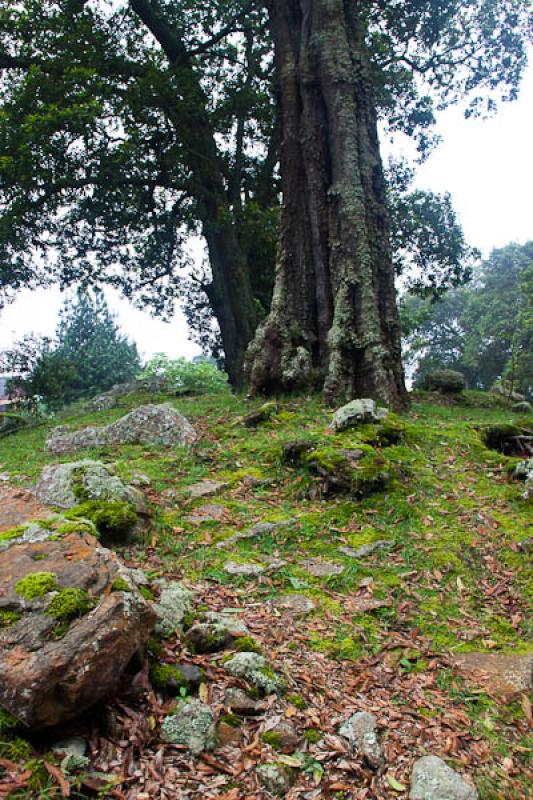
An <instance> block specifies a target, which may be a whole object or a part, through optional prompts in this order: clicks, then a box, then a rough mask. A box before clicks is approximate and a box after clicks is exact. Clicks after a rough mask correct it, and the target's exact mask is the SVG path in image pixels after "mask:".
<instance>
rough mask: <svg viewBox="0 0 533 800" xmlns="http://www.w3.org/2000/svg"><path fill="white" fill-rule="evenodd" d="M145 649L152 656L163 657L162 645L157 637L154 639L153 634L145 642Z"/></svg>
mask: <svg viewBox="0 0 533 800" xmlns="http://www.w3.org/2000/svg"><path fill="white" fill-rule="evenodd" d="M146 649H147V651H148V653H149V654H150V655H151V656H152V657H153V658H163V656H164V655H165V650H164V647H163V645H162V644H161V642H160V641H159V640H158V639H155V638H154V637H153V636H152V637H151V638H150V639H148V642H147V644H146Z"/></svg>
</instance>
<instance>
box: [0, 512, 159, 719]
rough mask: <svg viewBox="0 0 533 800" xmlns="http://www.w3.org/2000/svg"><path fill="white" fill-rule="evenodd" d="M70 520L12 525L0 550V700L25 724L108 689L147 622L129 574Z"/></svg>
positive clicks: (76, 710) (69, 709)
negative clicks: (15, 528) (14, 528)
mask: <svg viewBox="0 0 533 800" xmlns="http://www.w3.org/2000/svg"><path fill="white" fill-rule="evenodd" d="M73 525H74V527H75V523H74V524H73V523H68V524H66V525H63V524H62V523H61V520H56V521H55V522H54V523H53V525H51V526H50V527H49V526H46V527H40V526H39V524H35V525H33V526H29V528H30V529H31V534H30V533H29V532H28V528H26V529H25V531H13V532H12V534H11V538H5V539H4V545H6V546H4V549H2V550H0V585H1V586H2V593H1V594H0V623H1V624H0V706H1V707H2V708H4V709H5V710H6V711H8V712H9V713H11V714H13V716H15V717H17V718H18V719H19V720H20V721H21V722H22V723H23V724H24V725H25V726H27V727H28V728H30V729H33V730H37V729H41V728H46V727H48V726H52V725H57V724H59V723H62V722H65V721H66V720H69V719H71V718H73V717H75V716H77V715H78V714H80V713H81V712H82V711H84V710H85V709H87V708H89V707H90V706H92V705H94V704H95V703H96V702H98V701H99V700H101V699H102V698H104V697H105V696H107V695H109V694H110V693H112V692H113V691H114V690H115V689H116V688H117V685H118V682H119V680H120V678H121V675H122V673H123V671H124V669H125V668H126V666H127V665H128V663H129V662H130V661H131V659H132V657H133V656H134V655H135V654H136V653H137V652H138V651H140V650H141V649H142V647H143V645H144V643H145V641H146V640H147V639H148V637H149V635H150V633H151V630H152V628H153V625H154V623H155V614H154V612H153V611H152V609H151V607H150V605H149V604H148V603H147V602H146V600H145V599H144V598H143V596H142V595H141V594H140V592H139V591H138V589H137V586H136V584H135V582H134V580H133V578H132V575H131V573H130V571H129V570H127V569H126V568H125V567H123V566H122V565H121V564H120V562H119V561H118V559H117V558H116V556H115V555H114V554H113V553H112V552H111V551H110V550H107V549H105V548H104V547H102V546H101V545H100V544H99V543H98V541H97V540H96V539H95V538H94V537H93V536H91V535H90V534H89V533H86V532H85V531H86V526H87V523H80V528H81V529H80V531H79V532H78V531H76V530H73ZM4 537H8V534H4Z"/></svg>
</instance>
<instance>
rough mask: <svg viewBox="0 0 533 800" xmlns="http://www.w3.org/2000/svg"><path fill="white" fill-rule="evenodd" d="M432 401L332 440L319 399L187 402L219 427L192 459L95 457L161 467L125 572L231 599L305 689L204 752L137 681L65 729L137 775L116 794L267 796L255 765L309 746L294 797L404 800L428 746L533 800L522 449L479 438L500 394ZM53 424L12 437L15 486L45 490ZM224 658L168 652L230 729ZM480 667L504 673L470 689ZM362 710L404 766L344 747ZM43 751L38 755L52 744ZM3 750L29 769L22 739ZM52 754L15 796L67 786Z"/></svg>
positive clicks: (164, 647) (388, 753) (497, 787)
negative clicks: (518, 674)
mask: <svg viewBox="0 0 533 800" xmlns="http://www.w3.org/2000/svg"><path fill="white" fill-rule="evenodd" d="M431 399H432V398H426V400H425V401H422V402H417V403H415V404H414V405H413V407H412V410H411V412H410V413H409V415H407V416H406V417H404V418H402V419H394V418H393V420H392V422H389V423H388V425H385V426H383V425H375V426H371V425H367V426H363V427H360V428H357V429H353V430H348V431H345V432H343V433H334V432H333V431H331V430H330V429H329V428H328V426H329V424H330V422H331V414H330V412H328V411H327V410H325V409H324V408H323V407H322V406H321V404H320V403H319V401H318V400H317V399H314V398H311V399H300V400H293V399H289V400H286V401H280V402H279V403H278V404H277V406H276V407H275V408H268V409H267V413H265V417H266V419H264V420H262V421H259V422H258V423H257V424H256V425H255V426H247V425H245V424H244V422H243V417H244V416H245V415H247V414H249V413H250V411H251V410H252V409H254V408H256V406H257V405H259V404H250V403H246V402H244V401H242V400H241V399H239V398H235V397H231V396H224V395H222V396H216V397H214V396H213V397H201V398H182V399H179V400H177V399H175V400H173V401H172V402H173V403H174V405H176V407H177V408H179V410H180V411H181V412H182V413H183V414H185V416H187V417H188V419H189V420H190V421H191V422H192V423H193V424H194V425H195V427H196V428H197V430H198V432H199V433H200V437H199V440H198V441H197V443H196V444H195V445H194V446H193V447H192V448H190V449H189V450H186V449H179V448H175V449H167V450H164V449H161V448H155V447H146V446H136V445H135V446H134V445H129V446H123V447H121V448H118V449H117V448H113V449H110V448H107V449H106V448H100V449H98V450H88V451H85V452H84V457H85V456H87V457H94V458H99V459H102V460H104V461H110V462H113V463H114V464H115V468H116V470H117V471H118V473H119V474H120V475H121V476H122V477H123V478H125V479H128V480H130V479H132V478H135V477H137V479H138V478H139V473H142V480H143V481H144V480H148V481H149V489H148V496H149V499H150V501H151V502H152V504H153V510H154V516H153V521H152V525H151V528H150V530H149V531H148V532H147V533H146V534H145V536H144V540H143V541H142V542H137V543H135V544H132V545H131V546H129V547H128V548H126V549H123V550H122V551H121V554H122V557H123V559H124V560H125V561H126V563H127V564H128V565H130V566H139V567H141V568H142V569H143V570H144V571H145V572H147V573H148V575H149V576H150V578H151V579H152V581H155V580H156V579H158V578H160V577H161V576H173V577H175V578H177V579H179V580H180V581H181V582H182V583H183V584H184V585H186V586H188V587H189V588H191V589H192V590H193V591H194V592H195V595H196V604H197V605H196V609H197V612H198V613H201V612H205V611H207V610H215V611H221V610H223V609H226V610H227V609H230V612H228V613H231V614H234V615H235V618H238V619H241V620H242V621H243V622H245V624H246V627H247V628H248V630H249V631H250V634H251V636H252V637H253V639H254V642H253V643H250V642H248V645H249V646H250V647H251V646H253V647H260V648H261V650H262V651H263V652H264V653H265V654H266V655H267V656H268V660H269V662H270V663H271V664H272V665H273V667H274V668H275V669H276V670H277V671H278V672H280V673H281V674H283V675H284V677H285V681H286V682H287V684H288V688H287V693H286V695H285V696H284V697H276V696H275V695H273V696H271V697H268V698H267V700H266V701H265V702H264V705H263V707H262V708H260V709H259V712H260V713H257V714H255V715H254V716H251V717H244V718H243V719H237V720H235V719H233V718H231V719H229V720H228V719H223V722H224V723H225V724H226V727H228V726H229V727H230V728H231V727H232V726H237V727H234V731H236V733H235V736H234V737H233V744H234V745H235V746H233V747H231V746H230V747H223V748H220V747H219V748H218V749H217V750H216V751H215V752H214V754H213V755H206V754H204V755H203V756H201V757H200V758H199V759H193V758H192V757H191V756H190V755H189V754H187V753H185V752H184V751H183V750H181V749H179V748H175V747H172V746H170V747H169V746H167V747H166V748H163V746H162V743H161V739H160V736H159V722H160V720H161V718H162V716H164V713H165V711H167V710H168V709H169V708H171V707H172V704H173V702H174V700H173V697H172V693H170V694H169V693H167V694H166V695H165V693H163V694H161V693H159V692H156V693H154V692H153V691H152V690H151V689H150V688H149V686H150V685H149V682H148V680H147V678H146V674H145V677H144V679H142V680H141V679H139V678H137V680H136V684H137V686H136V688H135V687H134V688H133V689H131V687H130V688H129V689H127V688H126V689H125V693H124V695H123V696H120V697H118V698H114V699H113V700H112V701H110V705H109V706H108V707H107V708H104V709H98V710H97V711H95V712H94V714H92V715H90V716H89V717H88V718H86V719H84V720H82V721H80V722H79V723H76V724H75V725H72V726H69V729H68V730H66V731H64V732H61V733H65V734H66V733H68V734H71V733H80V734H81V735H82V736H84V737H89V736H90V741H91V765H90V769H91V770H92V771H93V772H98V773H102V774H111V775H113V776H120V777H121V779H122V780H121V781H119V782H118V785H117V786H116V788H115V789H113V790H111V789H108V790H104V793H103V794H101V795H100V796H102V797H104V796H105V797H119V798H120V797H123V798H128V800H133V798H138V800H141V798H145V797H162V798H167V797H168V798H173V797H184V798H185V797H191V798H200V797H208V798H211V797H213V798H215V797H220V798H226V800H238V799H239V798H241V799H242V800H244V798H255V797H256V798H263V797H267V796H268V795H267V794H265V792H264V790H263V789H261V788H260V787H259V785H258V782H257V772H256V767H257V765H258V764H264V763H268V762H276V761H278V762H279V759H280V757H279V753H278V752H277V751H278V750H279V748H280V747H281V749H288V750H289V751H290V752H291V753H293V752H294V751H296V752H297V753H300V754H303V755H299V756H297V759H299V762H298V761H295V760H294V759H295V757H294V754H293V755H289V757H288V758H287V755H285V756H283V755H282V756H281V761H282V762H284V764H285V767H286V768H289V769H293V770H294V775H293V776H292V778H294V779H295V781H296V782H295V784H294V788H293V789H291V790H290V792H289V794H288V795H287V796H288V797H290V798H293V797H294V798H296V797H307V798H322V797H323V798H361V800H362V798H389V797H400V798H401V797H407V795H408V787H409V776H410V773H411V769H412V765H413V762H414V760H415V758H417V757H419V756H422V755H425V754H432V755H438V756H441V757H443V758H445V759H446V760H447V761H448V763H450V764H451V765H454V766H456V767H457V769H458V771H459V772H466V773H469V774H470V776H471V777H472V778H473V779H474V780H475V782H476V785H477V787H478V790H479V794H480V797H481V798H482V800H491V798H494V799H495V798H500V797H505V798H516V800H518V799H519V798H525V797H527V796H528V795H527V792H528V790H527V785H528V777H531V772H529V768H528V763H529V759H530V757H531V752H532V747H533V740H532V738H531V736H530V734H529V733H528V730H529V725H530V724H531V704H530V701H529V699H528V697H527V693H526V692H525V691H523V690H522V691H521V690H520V683H519V682H518V683H517V691H516V692H515V693H514V694H513V695H512V696H509V695H508V694H505V696H502V681H503V680H504V679H505V675H506V673H508V672H509V670H510V669H511V668H512V669H514V670H515V671H516V669H527V668H528V667H527V658H525V657H524V656H528V654H531V653H533V645H532V629H531V605H530V604H531V573H532V571H531V550H530V549H529V550H528V547H529V548H530V547H531V544H530V543H529V544H528V542H527V541H526V540H527V539H528V537H530V536H531V524H532V517H531V505H528V503H527V501H526V500H525V499H524V498H523V491H524V489H523V485H521V484H520V483H519V482H516V481H511V480H510V479H509V476H508V470H509V466H510V465H512V464H513V463H515V462H516V461H517V459H509V458H507V457H505V456H502V455H501V454H500V453H499V452H496V451H494V450H489V449H487V448H486V447H485V446H484V444H483V443H482V441H481V438H480V432H479V429H478V428H479V426H483V425H487V424H497V423H502V422H509V421H512V418H513V415H511V414H510V412H508V411H507V410H505V409H503V408H498V407H491V405H490V402H488V400H487V398H484V397H483V396H481V395H477V396H476V395H469V396H468V397H467V399H466V400H464V401H463V402H461V403H456V404H451V405H448V404H436V403H433V404H431V403H430V402H429V400H431ZM166 401H168V398H167V397H160V398H154V397H153V396H150V397H147V396H140V395H139V396H132V395H130V396H127V397H124V398H121V399H120V402H121V405H120V406H119V407H117V408H114V409H112V410H109V411H105V412H98V413H90V414H87V413H85V414H80V415H78V416H75V417H71V418H67V419H65V420H62V423H63V422H65V423H67V424H70V425H72V426H73V427H82V426H85V425H88V424H98V425H100V424H104V423H107V422H109V421H113V420H115V419H118V418H119V417H121V416H122V415H124V414H125V413H126V411H128V410H130V409H131V408H133V407H135V406H137V405H140V404H141V403H143V402H152V403H153V402H166ZM487 406H488V407H487ZM51 427H53V426H52V425H48V424H47V425H43V426H41V427H39V428H36V429H32V430H26V431H22V432H19V433H17V434H14V435H11V436H9V437H7V438H4V439H3V440H1V441H0V465H1V466H0V470H1V471H6V472H7V473H9V474H10V476H11V477H10V482H11V483H12V484H15V485H22V486H30V485H31V484H32V483H33V482H34V481H35V479H36V478H37V477H38V475H39V473H40V470H41V468H42V466H44V465H45V464H46V463H49V462H50V461H52V460H53V459H52V457H51V456H49V455H48V454H47V453H46V451H45V449H44V445H45V441H46V438H47V436H48V435H49V433H50V429H51ZM296 445H297V446H296ZM347 459H348V462H347ZM63 460H65V461H67V460H69V459H68V458H66V457H65V458H64V459H63ZM347 463H348V467H349V469H350V477H349V478H348V479H347V478H346V469H347V468H348V467H347ZM354 475H355V479H354ZM206 480H209V481H213V482H216V484H218V485H214V484H205V483H202V482H203V481H206ZM198 484H200V486H199V487H198V486H197V485H198ZM191 486H197V488H196V490H193V494H200V495H201V496H198V497H192V496H191V494H190V492H189V489H190V487H191ZM0 520H1V511H0ZM259 523H271V524H267V525H262V526H261V525H259V526H258V524H259ZM257 526H258V527H257ZM367 545H368V547H367ZM370 545H374V547H372V546H370ZM295 598H296V599H295ZM304 598H306V599H307V601H308V602H306V600H305V599H304ZM309 601H310V602H309ZM303 612H305V613H303ZM154 654H155V655H154ZM482 654H489V655H491V658H489V659H488V660H487V658H486V656H485V655H482ZM225 656H226V653H224V652H214V653H211V654H209V655H199V654H196V655H194V654H193V653H191V649H190V648H188V647H187V646H186V643H185V642H184V641H180V640H177V639H176V638H173V639H170V640H164V641H163V642H162V643H160V645H159V646H155V645H154V647H153V648H152V659H154V658H155V659H156V660H159V661H160V662H161V663H163V664H168V665H172V664H174V663H181V664H183V663H188V664H196V665H198V666H201V667H202V668H203V669H204V670H205V672H206V675H207V680H206V682H205V684H204V685H203V687H202V688H201V696H202V698H203V699H204V700H207V701H208V702H209V704H210V705H211V706H212V708H213V709H214V712H215V716H216V717H217V718H218V715H219V714H222V713H223V710H224V691H225V689H226V688H227V686H228V684H229V683H231V685H235V681H228V675H227V672H226V671H225V669H224V657H225ZM494 656H507V657H514V658H515V659H516V660H515V661H512V660H511V661H500V660H499V659H498V658H494ZM523 657H524V658H523ZM502 665H503V667H502ZM524 665H526V666H524ZM472 666H478V667H482V668H483V669H485V670H488V671H489V672H490V671H491V670H493V669H496V670H497V672H496V674H495V676H493V678H492V679H491V680H490V681H489V682H487V679H483V676H477V677H476V678H475V679H474V680H472V678H471V676H470V670H471V667H472ZM153 675H154V673H153V669H152V677H153ZM503 689H506V687H505V686H504V687H503ZM174 694H175V693H174ZM355 711H368V712H371V713H372V714H374V715H376V717H377V721H378V726H379V731H380V738H381V742H382V747H383V750H384V756H385V758H384V764H383V766H382V767H381V768H379V769H378V770H375V769H372V768H370V767H369V766H368V763H366V762H365V761H364V760H361V758H360V757H358V756H357V755H353V753H352V752H350V750H349V748H348V747H347V746H345V745H343V742H342V740H341V739H340V738H339V737H338V736H337V731H338V727H339V724H341V723H342V722H344V721H345V720H346V718H347V716H349V714H350V713H352V712H355ZM280 720H284V721H285V722H289V723H290V724H291V726H292V727H293V728H294V732H295V736H296V739H295V742H297V744H294V746H293V747H287V748H284V746H283V744H282V743H281V744H280V737H279V735H274V736H272V735H270V736H269V735H268V732H269V731H272V730H274V733H275V734H276V730H277V728H276V726H279V722H280ZM104 723H106V724H104ZM265 734H266V735H265ZM225 735H226V736H227V737H229V738H231V736H230V734H229V733H228V731H227V730H226V734H225ZM56 738H59V736H57V737H56ZM32 746H35V747H36V748H37V759H39V757H40V755H42V753H43V752H46V751H47V749H48V748H49V746H50V737H48V738H44V739H43V738H42V737H41V738H40V739H38V740H35V741H33V740H32ZM0 755H3V756H4V758H8V759H10V760H12V761H16V760H17V759H15V758H14V756H15V755H16V753H15V750H14V749H13V747H11V749H10V745H9V741H8V740H7V739H6V740H5V742H4V745H3V746H2V748H1V749H0ZM29 756H30V754H29V752H28V753H25V754H24V758H21V757H19V761H20V763H22V761H25V760H26V759H27V758H29ZM34 756H35V754H34ZM34 756H32V758H33V757H34ZM291 759H292V760H291ZM30 761H31V759H30ZM39 764H40V761H39V760H37V761H31V769H32V770H33V772H34V775H33V777H32V778H31V779H28V778H26V784H27V785H26V786H22V785H21V787H20V789H19V790H18V793H17V791H16V787H15V790H14V792H15V793H14V794H13V795H12V796H13V797H52V796H54V794H53V789H50V787H53V786H57V785H58V781H57V776H56V777H54V775H53V770H52V775H50V774H49V772H47V771H46V770H45V769H43V768H42V767H39ZM297 764H299V766H297ZM75 775H78V779H77V781H78V784H80V786H81V785H82V784H83V785H84V786H85V788H80V789H79V792H80V794H78V795H76V794H73V795H72V796H79V797H86V796H92V795H91V794H90V790H89V788H88V787H89V786H90V780H89V781H88V782H87V781H86V779H85V778H84V777H83V776H82V777H79V776H80V775H81V773H80V772H79V771H78V772H77V773H76V772H73V777H72V782H73V784H75V783H76V778H75V777H74V776H75ZM95 780H96V783H95V784H94V785H96V786H98V780H97V779H93V782H94V781H95ZM28 781H29V782H28ZM32 781H33V784H32ZM84 781H85V783H84ZM22 783H23V781H22ZM32 785H33V788H32ZM99 785H100V786H104V785H105V781H104V779H101V781H100V784H99ZM0 786H1V784H0ZM46 786H48V787H49V788H45V787H46ZM402 787H403V788H402ZM74 791H75V790H74V789H73V792H74ZM76 791H77V790H76ZM45 792H49V793H48V794H45ZM1 796H5V794H2V795H1ZM55 796H60V795H59V794H58V795H55Z"/></svg>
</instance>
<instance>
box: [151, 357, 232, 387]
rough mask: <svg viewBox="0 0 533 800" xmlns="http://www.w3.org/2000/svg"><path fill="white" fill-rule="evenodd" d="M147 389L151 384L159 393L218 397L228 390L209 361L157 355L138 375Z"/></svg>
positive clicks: (226, 378) (218, 371) (225, 379)
mask: <svg viewBox="0 0 533 800" xmlns="http://www.w3.org/2000/svg"><path fill="white" fill-rule="evenodd" d="M140 378H141V380H142V381H144V382H145V383H146V384H148V385H149V386H153V384H154V381H155V382H157V383H159V385H160V388H161V389H162V390H163V391H168V392H173V393H175V394H177V395H198V394H220V393H222V392H228V391H229V385H228V376H227V375H226V373H225V372H222V371H221V370H219V369H218V367H217V366H216V365H215V364H213V363H212V362H210V361H198V362H194V361H187V359H185V358H176V359H170V358H168V356H166V355H165V354H164V353H158V354H157V355H156V356H154V358H152V359H151V360H150V361H149V362H148V364H147V365H146V366H145V368H144V370H143V371H142V373H141V376H140Z"/></svg>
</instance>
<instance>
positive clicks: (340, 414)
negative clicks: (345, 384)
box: [333, 398, 388, 431]
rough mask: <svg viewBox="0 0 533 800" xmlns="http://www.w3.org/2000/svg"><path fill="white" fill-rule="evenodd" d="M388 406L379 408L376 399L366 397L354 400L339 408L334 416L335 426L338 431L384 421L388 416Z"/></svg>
mask: <svg viewBox="0 0 533 800" xmlns="http://www.w3.org/2000/svg"><path fill="white" fill-rule="evenodd" d="M387 414H388V411H387V409H386V408H378V407H377V405H376V403H375V401H374V400H370V399H369V398H364V399H361V400H352V402H351V403H347V404H346V405H345V406H342V408H339V409H338V410H337V411H336V412H335V414H334V416H333V427H334V429H335V430H336V431H345V430H348V428H357V427H358V426H359V425H366V424H368V423H375V422H382V421H383V420H384V419H385V417H386V416H387Z"/></svg>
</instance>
